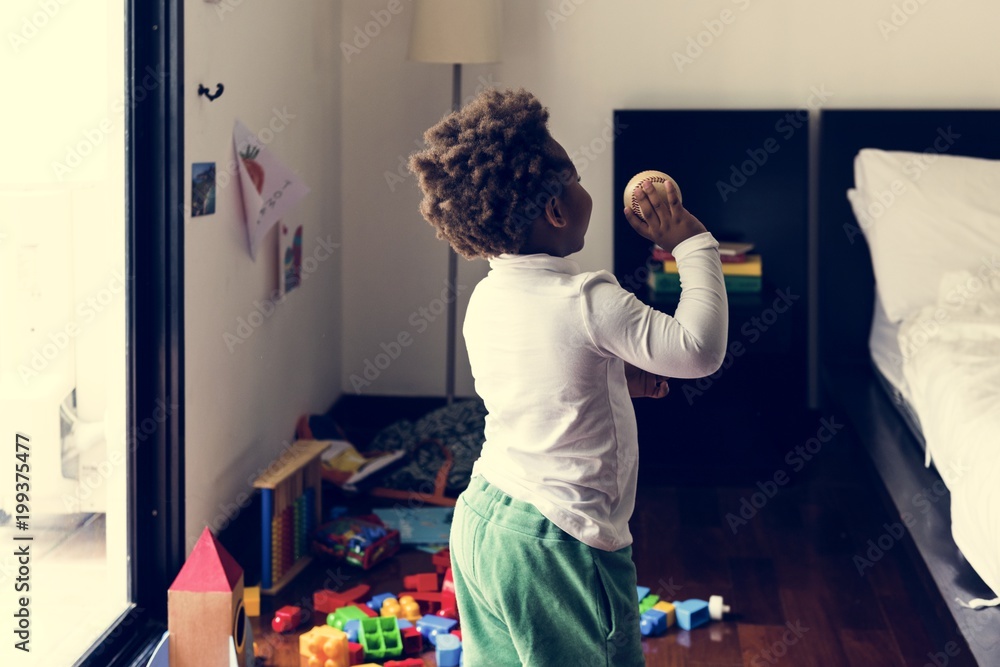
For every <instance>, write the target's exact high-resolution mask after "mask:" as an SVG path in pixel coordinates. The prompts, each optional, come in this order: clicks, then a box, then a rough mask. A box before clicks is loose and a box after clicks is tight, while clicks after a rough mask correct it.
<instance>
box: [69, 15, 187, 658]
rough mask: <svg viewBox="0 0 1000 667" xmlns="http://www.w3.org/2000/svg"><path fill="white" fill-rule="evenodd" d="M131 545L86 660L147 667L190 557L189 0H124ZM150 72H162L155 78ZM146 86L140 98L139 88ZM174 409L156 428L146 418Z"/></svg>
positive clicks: (129, 543) (128, 495) (163, 629)
mask: <svg viewBox="0 0 1000 667" xmlns="http://www.w3.org/2000/svg"><path fill="white" fill-rule="evenodd" d="M125 50H126V54H125V59H126V72H125V80H126V88H127V90H128V91H130V92H129V95H128V96H127V100H128V104H127V105H126V111H125V128H126V133H127V134H126V140H125V153H126V158H125V159H126V176H125V179H126V183H125V187H126V201H125V205H126V221H127V222H126V248H127V249H126V253H127V257H126V263H127V267H128V276H129V280H128V290H127V294H128V297H127V298H128V302H127V305H126V340H127V345H128V359H127V380H126V381H127V393H126V395H127V397H128V406H127V407H128V411H127V415H128V416H127V429H128V430H127V432H128V434H129V438H128V447H127V450H128V493H127V497H128V503H129V507H128V521H127V525H128V530H129V536H128V542H127V544H128V549H129V555H130V558H129V567H128V572H127V576H128V578H129V594H130V595H129V596H130V599H131V600H132V604H131V605H130V606H129V608H128V609H127V610H126V611H125V612H124V613H123V614H122V615H121V616H120V617H119V618H118V620H117V621H116V623H115V624H114V625H112V626H111V627H109V628H108V630H107V632H106V633H105V634H104V635H103V636H102V637H101V638H100V639H99V640H98V641H97V642H96V643H95V644H94V646H93V647H91V649H90V650H89V651H88V653H86V654H85V655H84V656H82V657H81V658H80V659H79V660H78V661H77V663H76V664H77V665H78V666H79V667H98V666H105V665H107V666H111V667H119V666H125V665H130V666H131V665H134V666H143V667H144V666H145V665H146V663H147V662H148V660H149V657H150V656H151V655H152V651H153V649H154V648H155V646H156V644H157V643H158V642H159V640H160V638H161V637H162V636H163V632H164V631H165V630H166V627H167V588H168V587H169V586H170V583H171V581H172V580H173V578H174V577H175V576H176V574H177V572H178V571H179V570H180V567H181V565H183V563H184V557H185V544H184V509H185V508H184V478H185V475H184V220H185V208H184V171H185V169H184V90H183V85H184V68H183V53H184V51H183V2H181V1H180V0H159V1H158V2H142V1H141V0H127V1H126V4H125ZM150 72H157V73H161V75H160V77H159V78H158V79H157V81H158V83H157V84H156V85H155V86H154V87H152V88H150V87H149V85H148V83H145V84H144V83H143V82H144V80H145V81H147V82H148V80H149V74H150ZM140 86H142V87H143V88H144V89H145V93H144V97H143V98H142V99H141V100H138V99H136V96H135V95H134V94H133V93H132V92H131V91H135V90H137V89H138V88H139V87H140ZM161 405H166V406H169V407H170V409H169V410H168V411H167V415H166V418H165V420H164V421H159V423H158V424H157V428H156V429H155V431H154V432H153V433H151V434H148V435H146V433H145V432H143V435H144V437H143V439H142V440H139V439H138V438H136V437H135V435H136V434H138V433H139V430H138V429H139V425H140V424H141V423H142V421H143V419H146V418H148V417H150V416H152V415H154V414H155V412H154V411H156V410H159V411H160V412H163V410H162V408H160V407H159V406H161Z"/></svg>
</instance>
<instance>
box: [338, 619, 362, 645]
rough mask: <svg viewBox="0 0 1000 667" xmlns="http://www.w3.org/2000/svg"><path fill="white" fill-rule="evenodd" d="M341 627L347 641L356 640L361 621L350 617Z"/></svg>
mask: <svg viewBox="0 0 1000 667" xmlns="http://www.w3.org/2000/svg"><path fill="white" fill-rule="evenodd" d="M341 629H342V630H343V631H344V632H345V633H346V634H347V641H349V642H356V641H358V631H359V630H360V629H361V621H360V620H358V619H356V618H352V619H351V620H349V621H347V622H345V623H344V627H343V628H341Z"/></svg>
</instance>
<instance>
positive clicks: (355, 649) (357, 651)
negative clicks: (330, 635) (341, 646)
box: [347, 635, 365, 665]
mask: <svg viewBox="0 0 1000 667" xmlns="http://www.w3.org/2000/svg"><path fill="white" fill-rule="evenodd" d="M347 639H348V642H347V653H348V656H349V657H350V661H351V665H360V664H361V661H362V660H364V659H365V647H364V646H362V645H361V644H358V643H356V642H354V641H351V638H350V635H348V637H347Z"/></svg>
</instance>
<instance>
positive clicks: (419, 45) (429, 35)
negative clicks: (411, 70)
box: [410, 0, 501, 64]
mask: <svg viewBox="0 0 1000 667" xmlns="http://www.w3.org/2000/svg"><path fill="white" fill-rule="evenodd" d="M413 8H414V10H415V13H414V15H413V30H412V32H411V34H410V60H416V61H419V62H425V63H452V64H455V63H460V64H463V63H468V64H473V63H492V62H497V61H498V60H500V19H501V14H500V0H413Z"/></svg>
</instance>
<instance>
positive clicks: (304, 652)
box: [299, 625, 351, 667]
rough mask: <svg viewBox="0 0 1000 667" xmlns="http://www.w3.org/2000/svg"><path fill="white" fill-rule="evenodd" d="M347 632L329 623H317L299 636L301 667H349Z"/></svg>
mask: <svg viewBox="0 0 1000 667" xmlns="http://www.w3.org/2000/svg"><path fill="white" fill-rule="evenodd" d="M350 664H351V656H350V649H349V648H348V646H347V633H345V632H343V631H341V630H338V629H337V628H332V627H330V626H329V625H317V626H316V627H314V628H313V629H312V630H310V631H309V632H304V633H302V634H301V635H300V636H299V665H301V667H349V666H350Z"/></svg>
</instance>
